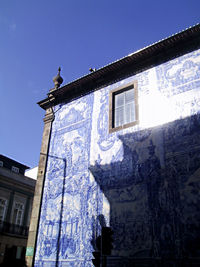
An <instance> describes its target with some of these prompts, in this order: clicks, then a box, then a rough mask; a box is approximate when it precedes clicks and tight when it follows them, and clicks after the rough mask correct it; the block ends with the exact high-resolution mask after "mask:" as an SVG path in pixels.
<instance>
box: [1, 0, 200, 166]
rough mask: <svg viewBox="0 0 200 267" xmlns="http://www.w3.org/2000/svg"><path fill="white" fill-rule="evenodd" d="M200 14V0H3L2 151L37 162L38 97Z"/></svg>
mask: <svg viewBox="0 0 200 267" xmlns="http://www.w3.org/2000/svg"><path fill="white" fill-rule="evenodd" d="M199 21H200V0H173V1H172V0H168V1H161V0H159V1H158V0H152V1H150V0H99V1H97V0H55V1H51V0H40V1H39V0H34V1H33V0H15V1H14V0H13V1H12V0H1V1H0V100H1V103H0V154H3V155H6V156H8V157H11V158H13V159H15V160H17V161H19V162H21V163H24V164H26V165H28V166H30V167H34V166H36V165H37V164H38V161H39V154H40V146H41V140H42V131H43V121H42V118H43V117H44V111H43V110H42V109H41V108H40V107H39V106H38V105H37V104H36V103H37V102H38V101H40V100H42V99H44V98H45V97H46V94H47V92H48V90H49V89H50V88H53V82H52V77H53V76H55V75H56V74H57V69H58V66H61V68H62V73H61V74H62V77H63V79H64V83H63V84H66V83H68V82H70V81H72V80H74V79H77V78H79V77H80V76H83V75H85V74H87V73H89V68H90V67H96V68H100V67H102V66H104V65H107V64H108V63H111V62H113V61H115V60H117V59H119V58H121V57H124V56H126V55H128V54H129V53H131V52H134V51H136V50H138V49H140V48H143V47H144V46H147V45H150V44H152V43H154V42H156V41H159V40H160V39H163V38H166V37H168V36H170V35H172V34H174V33H177V32H179V31H181V30H184V29H186V28H188V27H189V26H192V25H195V24H197V23H199Z"/></svg>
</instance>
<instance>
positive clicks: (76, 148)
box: [26, 25, 200, 267]
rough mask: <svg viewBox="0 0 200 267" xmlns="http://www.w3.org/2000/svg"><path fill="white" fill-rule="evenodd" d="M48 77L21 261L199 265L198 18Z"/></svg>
mask: <svg viewBox="0 0 200 267" xmlns="http://www.w3.org/2000/svg"><path fill="white" fill-rule="evenodd" d="M54 82H55V88H54V89H52V90H50V92H49V95H48V97H47V98H46V99H44V100H42V101H40V102H39V105H40V106H41V107H42V108H43V109H45V110H46V116H45V119H44V123H45V126H44V135H43V141H42V148H41V154H40V163H39V170H38V179H37V185H36V194H35V199H34V204H33V205H34V206H33V213H32V220H31V226H30V230H29V240H28V248H27V254H26V255H27V256H26V258H27V263H28V264H29V266H31V264H33V266H38V267H39V266H49V267H53V266H60V267H61V266H62V267H64V266H74V267H75V266H76V267H78V266H79V267H83V266H84V267H86V266H87V267H89V266H120V265H122V266H144V264H146V265H145V266H179V265H180V264H181V263H183V262H184V264H185V266H191V264H193V265H194V266H198V264H199V257H200V245H199V241H200V225H199V221H200V210H199V204H200V194H199V189H200V25H196V26H194V27H192V28H189V29H187V30H185V31H183V32H180V33H178V34H176V35H174V36H171V37H169V38H167V39H165V40H162V41H160V42H158V43H155V44H153V45H151V46H149V47H146V48H144V49H141V50H139V51H138V52H135V53H133V54H130V55H128V56H127V57H125V58H122V59H120V60H118V61H116V62H114V63H111V64H109V65H108V66H106V67H104V68H102V69H99V70H94V71H93V72H91V74H89V75H86V76H84V77H82V78H80V79H78V80H76V81H74V82H72V83H69V84H67V85H64V86H62V87H60V84H61V82H62V78H61V77H60V73H59V74H58V76H57V77H56V78H55V80H54ZM103 228H104V229H105V228H107V229H110V230H111V234H110V240H109V239H108V240H107V242H110V252H104V249H103V246H104V245H105V244H104V241H103V239H102V229H103ZM99 240H100V243H101V244H100V245H99ZM108 250H109V249H108ZM94 252H97V253H96V254H95V253H94ZM95 257H96V259H95ZM98 257H99V258H98ZM95 260H96V261H95ZM98 261H99V262H100V263H98ZM95 264H96V265H95ZM98 264H101V265H98ZM156 264H157V265H156ZM171 264H173V265H171ZM178 264H179V265H178ZM193 265H192V266H193ZM181 266H183V265H181Z"/></svg>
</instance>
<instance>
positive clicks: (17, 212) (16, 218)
mask: <svg viewBox="0 0 200 267" xmlns="http://www.w3.org/2000/svg"><path fill="white" fill-rule="evenodd" d="M23 213H24V205H23V204H22V203H20V202H15V206H14V211H13V220H12V223H14V224H18V225H21V224H22V217H23Z"/></svg>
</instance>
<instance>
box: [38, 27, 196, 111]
mask: <svg viewBox="0 0 200 267" xmlns="http://www.w3.org/2000/svg"><path fill="white" fill-rule="evenodd" d="M197 48H200V24H197V25H195V26H193V27H190V28H188V29H186V30H184V31H182V32H180V33H177V34H175V35H172V36H170V37H168V38H166V39H163V40H161V41H158V42H156V43H154V44H152V45H150V46H147V47H145V48H143V49H140V50H138V51H136V52H134V53H131V54H129V55H128V56H126V57H124V58H121V59H119V60H117V61H115V62H112V63H111V64H109V65H107V66H105V67H102V68H100V69H98V70H96V71H94V72H92V73H90V74H87V75H85V76H83V77H81V78H79V79H77V80H75V81H72V82H70V83H68V84H66V85H64V86H62V87H60V88H58V89H55V90H51V92H50V93H49V94H48V97H47V98H45V99H44V100H42V101H40V102H38V104H39V105H40V107H42V108H43V109H46V108H48V107H50V106H52V105H53V106H54V105H56V104H59V103H62V102H65V101H69V100H71V99H74V98H77V97H79V96H80V95H83V94H86V93H88V92H90V91H93V90H96V89H99V88H102V87H103V86H106V85H108V84H111V83H113V82H116V81H119V80H121V79H124V78H126V77H129V76H131V75H134V74H136V73H139V72H141V71H144V70H145V69H148V68H150V67H153V66H156V65H158V64H161V63H163V62H166V61H168V60H170V59H173V58H176V57H178V56H181V55H183V54H185V53H187V52H190V51H193V50H195V49H197Z"/></svg>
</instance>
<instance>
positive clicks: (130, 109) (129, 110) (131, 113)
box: [125, 102, 135, 123]
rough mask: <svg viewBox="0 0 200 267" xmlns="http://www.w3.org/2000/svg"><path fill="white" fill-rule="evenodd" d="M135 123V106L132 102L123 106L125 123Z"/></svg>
mask: <svg viewBox="0 0 200 267" xmlns="http://www.w3.org/2000/svg"><path fill="white" fill-rule="evenodd" d="M133 121H135V105H134V102H132V103H130V104H127V105H126V106H125V123H130V122H133Z"/></svg>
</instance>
